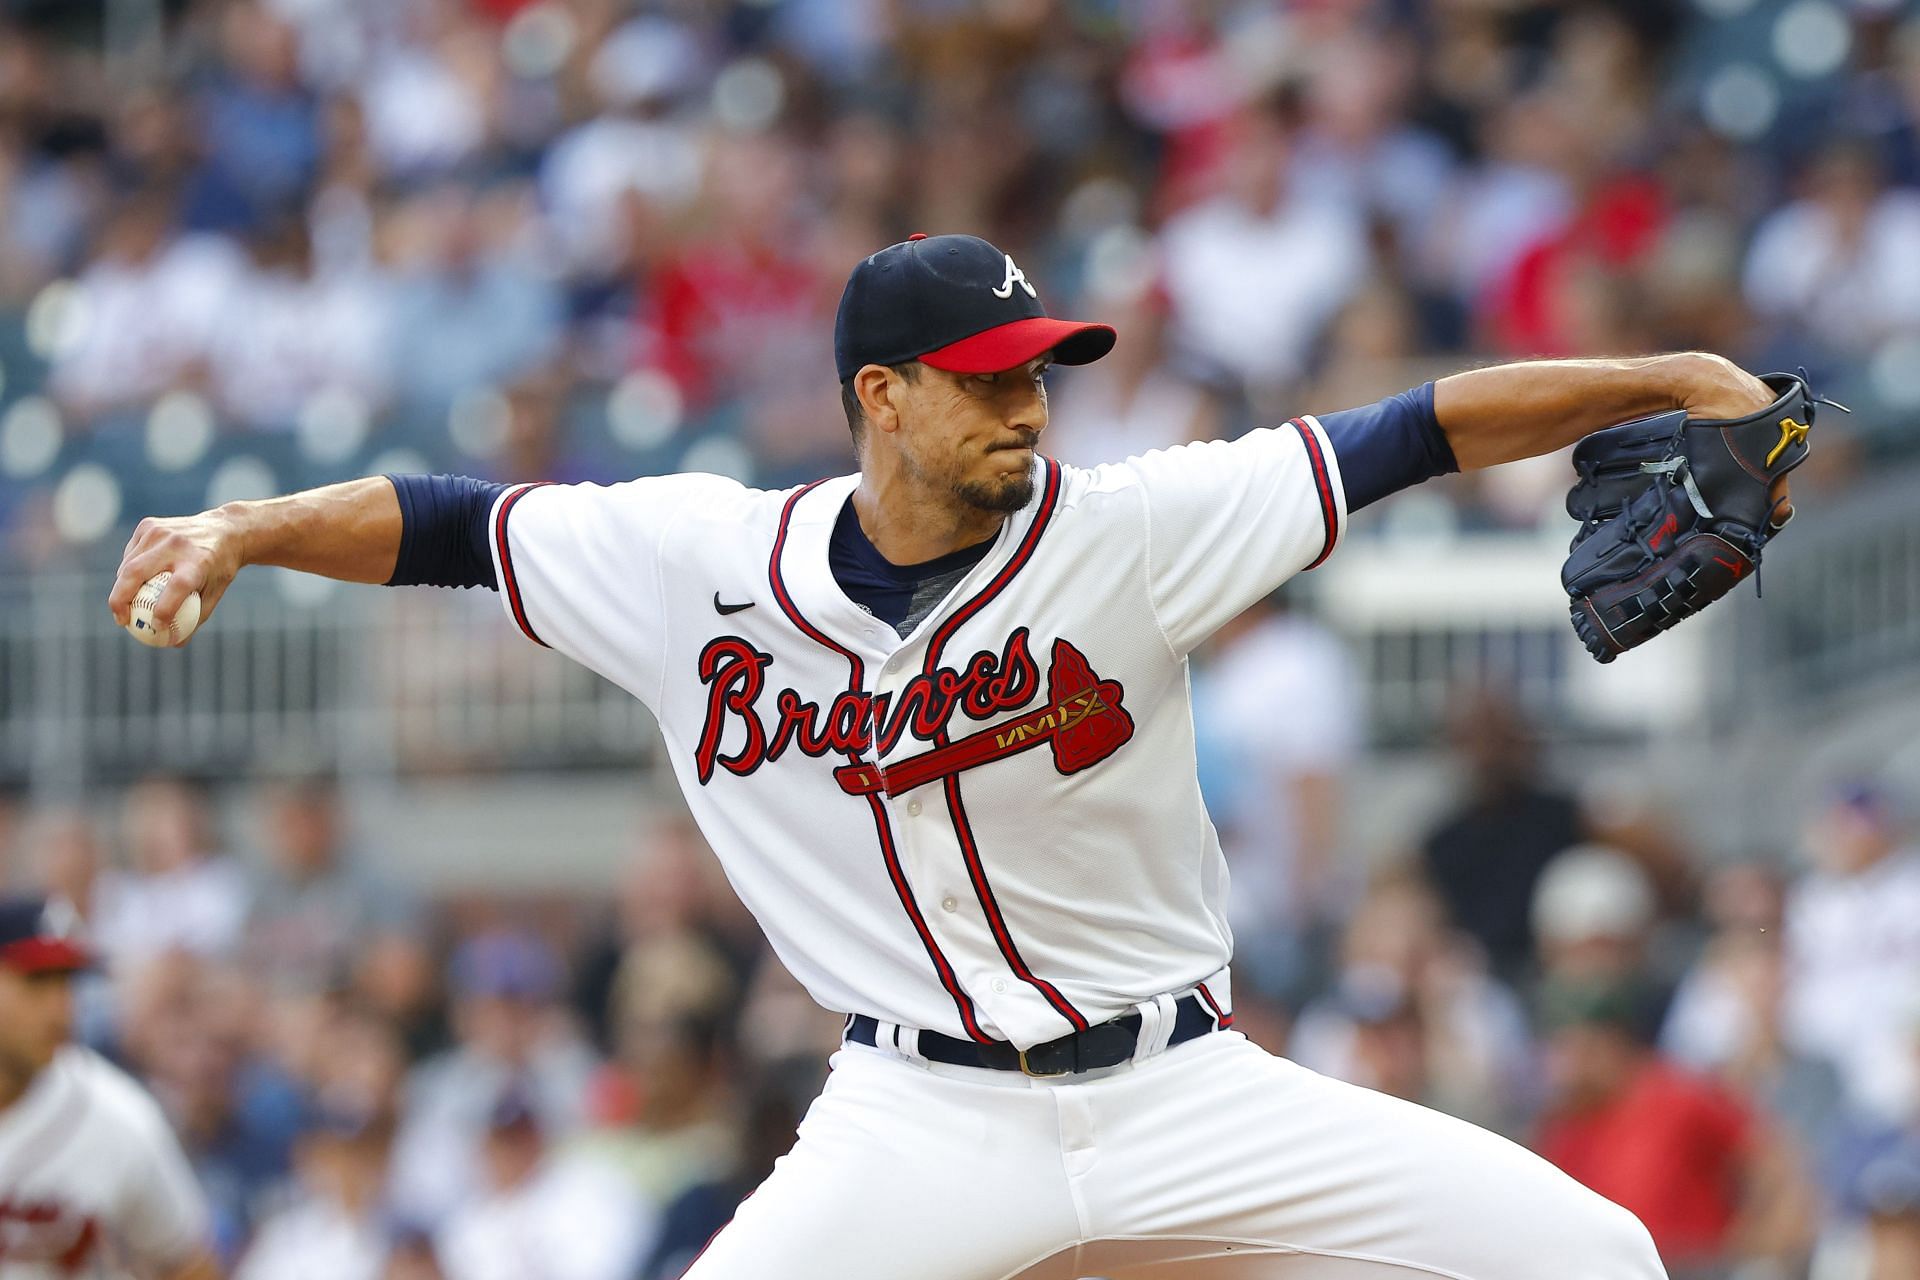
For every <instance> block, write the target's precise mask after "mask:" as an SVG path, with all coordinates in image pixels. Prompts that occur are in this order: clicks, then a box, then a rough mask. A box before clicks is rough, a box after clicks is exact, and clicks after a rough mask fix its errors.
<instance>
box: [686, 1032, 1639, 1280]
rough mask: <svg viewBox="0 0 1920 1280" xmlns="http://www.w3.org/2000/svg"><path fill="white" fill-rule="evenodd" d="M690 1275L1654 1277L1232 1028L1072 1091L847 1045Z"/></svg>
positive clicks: (1591, 1214)
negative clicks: (780, 1150) (790, 1136)
mask: <svg viewBox="0 0 1920 1280" xmlns="http://www.w3.org/2000/svg"><path fill="white" fill-rule="evenodd" d="M832 1066H833V1072H832V1075H831V1077H830V1078H829V1080H828V1081H827V1086H826V1089H825V1091H824V1092H823V1093H822V1094H821V1096H820V1097H819V1098H818V1099H817V1100H816V1101H815V1102H814V1104H813V1106H812V1107H811V1108H810V1109H809V1110H808V1112H807V1117H806V1120H805V1121H804V1122H803V1123H802V1124H801V1126H800V1135H799V1141H798V1142H797V1143H796V1144H795V1146H794V1148H793V1150H792V1151H791V1152H789V1153H788V1154H787V1155H786V1156H784V1157H783V1158H782V1159H781V1160H780V1162H779V1164H778V1165H777V1166H775V1168H774V1171H773V1174H772V1175H771V1176H770V1177H769V1178H768V1179H767V1181H766V1182H765V1183H763V1184H762V1185H761V1187H760V1189H759V1190H758V1191H756V1192H755V1193H754V1194H753V1195H752V1196H751V1197H750V1198H749V1199H748V1200H747V1201H746V1202H745V1203H744V1204H743V1205H741V1206H740V1210H739V1212H738V1214H736V1215H735V1217H734V1220H733V1222H732V1223H731V1224H730V1225H729V1226H728V1227H727V1228H726V1229H725V1230H723V1231H722V1232H720V1234H719V1235H718V1236H716V1237H715V1238H714V1240H713V1243H712V1244H711V1245H709V1246H708V1248H707V1251H706V1252H705V1253H704V1254H703V1255H702V1256H701V1257H700V1259H699V1261H697V1262H696V1263H695V1264H694V1265H693V1269H692V1270H691V1271H689V1272H688V1273H687V1274H688V1277H689V1278H690V1280H1015V1278H1016V1277H1017V1278H1018V1280H1075V1278H1076V1277H1083V1276H1099V1277H1110V1278H1111V1280H1148V1278H1149V1277H1151V1278H1153V1280H1175V1278H1178V1280H1270V1278H1271V1280H1417V1278H1420V1277H1445V1278H1446V1280H1664V1277H1665V1276H1666V1272H1665V1270H1664V1269H1662V1267H1661V1265H1660V1260H1659V1257H1658V1256H1657V1255H1656V1254H1655V1252H1654V1247H1653V1242H1652V1240H1651V1239H1650V1238H1649V1237H1648V1235H1647V1232H1646V1229H1645V1228H1644V1227H1642V1226H1641V1225H1640V1223H1639V1221H1638V1220H1637V1219H1636V1218H1635V1217H1634V1216H1633V1215H1632V1214H1630V1213H1628V1212H1627V1211H1626V1210H1625V1209H1622V1208H1620V1207H1619V1206H1618V1205H1615V1204H1613V1203H1612V1202H1610V1201H1608V1200H1605V1199H1603V1198H1601V1197H1600V1196H1599V1195H1596V1194H1595V1193H1593V1192H1591V1191H1588V1190H1587V1189H1585V1188H1584V1187H1582V1186H1580V1185H1579V1184H1578V1183H1576V1182H1574V1181H1573V1179H1571V1178H1569V1177H1567V1176H1566V1175H1565V1174H1563V1173H1561V1172H1560V1171H1559V1170H1558V1169H1555V1168H1554V1167H1553V1166H1551V1165H1549V1164H1548V1163H1547V1162H1546V1161H1544V1160H1542V1159H1540V1158H1539V1157H1537V1156H1535V1155H1533V1154H1532V1153H1530V1152H1528V1151H1526V1150H1525V1149H1523V1148H1521V1147H1519V1146H1517V1145H1515V1144H1514V1143H1511V1142H1509V1141H1507V1140H1506V1139H1504V1138H1501V1137H1498V1136H1496V1135H1494V1134H1492V1133H1489V1132H1487V1131H1486V1130H1483V1129H1479V1128H1475V1127H1474V1126H1473V1125H1470V1124H1467V1123H1465V1122H1464V1121H1460V1120H1455V1119H1453V1118H1451V1117H1449V1116H1444V1115H1441V1114H1440V1113H1438V1112H1435V1111H1429V1110H1427V1109H1425V1108H1423V1107H1418V1106H1415V1105H1413V1104H1412V1103H1408V1102H1402V1101H1400V1100H1398V1099H1395V1098H1390V1097H1387V1096H1385V1095H1384V1094H1379V1093H1374V1092H1372V1091H1371V1090H1367V1089H1361V1088H1358V1087H1356V1086H1353V1085H1348V1084H1342V1083H1340V1082H1339V1081H1336V1080H1331V1079H1328V1078H1326V1077H1324V1076H1320V1075H1316V1074H1314V1073H1313V1072H1311V1071H1308V1070H1307V1069H1306V1068H1304V1067H1301V1066H1299V1065H1297V1064H1295V1063H1292V1062H1289V1061H1287V1060H1286V1059H1284V1058H1276V1057H1273V1056H1272V1055H1270V1054H1268V1053H1266V1052H1265V1051H1264V1050H1262V1049H1260V1048H1259V1047H1257V1046H1256V1045H1254V1044H1253V1043H1251V1042H1250V1041H1248V1040H1247V1039H1246V1038H1245V1037H1244V1036H1242V1035H1241V1034H1240V1033H1238V1032H1236V1031H1217V1032H1214V1033H1213V1034H1211V1035H1205V1036H1201V1037H1199V1038H1198V1039H1196V1040H1192V1041H1189V1042H1187V1043H1185V1044H1182V1045H1179V1046H1177V1047H1176V1048H1174V1049H1172V1050H1169V1051H1168V1052H1166V1053H1163V1054H1160V1055H1158V1056H1155V1057H1151V1058H1147V1059H1145V1060H1142V1061H1137V1062H1135V1063H1132V1064H1128V1065H1125V1066H1121V1067H1116V1068H1113V1069H1111V1070H1109V1071H1106V1072H1099V1073H1094V1074H1093V1076H1092V1077H1091V1078H1087V1077H1082V1078H1080V1079H1078V1080H1075V1081H1072V1082H1063V1081H1059V1080H1055V1081H1044V1080H1030V1079H1028V1078H1026V1077H1025V1076H1021V1075H1017V1074H1014V1073H1012V1072H1000V1071H988V1070H983V1069H980V1068H972V1067H949V1066H943V1065H940V1064H931V1065H929V1064H926V1063H925V1062H923V1061H910V1060H908V1059H906V1058H903V1057H900V1056H896V1055H895V1054H893V1053H892V1052H891V1051H889V1050H881V1049H871V1048H868V1047H866V1046H864V1045H847V1046H845V1047H843V1048H842V1049H841V1050H840V1052H838V1053H836V1054H835V1055H834V1058H833V1063H832Z"/></svg>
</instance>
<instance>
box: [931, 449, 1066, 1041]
mask: <svg viewBox="0 0 1920 1280" xmlns="http://www.w3.org/2000/svg"><path fill="white" fill-rule="evenodd" d="M1044 462H1045V466H1046V473H1047V483H1046V489H1045V490H1044V491H1043V492H1042V494H1041V497H1040V510H1039V512H1038V513H1037V514H1036V515H1035V516H1034V518H1033V524H1032V526H1031V527H1030V528H1029V529H1028V530H1027V534H1026V537H1024V538H1022V539H1021V541H1020V546H1019V548H1018V549H1017V550H1015V551H1014V553H1013V558H1012V559H1010V560H1008V561H1007V563H1006V565H1005V566H1004V567H1002V568H1001V570H1000V572H999V573H997V574H995V575H994V577H993V581H991V582H989V583H988V584H987V585H986V586H985V587H982V588H981V589H980V593H979V594H978V595H976V596H974V597H973V599H971V600H969V601H967V602H966V603H965V604H963V605H961V606H960V607H959V608H958V609H956V610H954V611H953V613H952V615H951V616H949V617H948V618H947V620H946V621H945V622H943V623H941V624H940V626H939V628H938V629H936V630H935V631H934V633H933V638H932V639H931V640H930V641H929V642H928V645H927V661H926V666H925V667H924V671H925V673H926V674H927V675H928V676H932V674H933V672H934V669H935V668H936V667H938V666H939V665H940V650H941V649H942V648H944V647H945V646H946V643H947V641H948V640H950V639H951V638H952V637H953V633H954V632H955V631H958V630H959V629H960V625H961V624H962V623H964V622H965V621H966V620H967V619H968V618H970V617H972V616H973V615H974V614H976V613H978V612H979V611H980V610H981V609H982V608H984V607H985V606H986V605H987V603H988V602H989V601H991V600H992V599H993V598H994V597H995V596H997V595H999V594H1000V592H1001V590H1002V589H1003V588H1005V586H1006V585H1007V584H1008V583H1009V582H1012V581H1013V578H1014V575H1015V574H1017V573H1019V572H1020V570H1021V568H1022V567H1024V566H1025V565H1026V563H1027V561H1028V560H1030V559H1032V558H1033V549H1034V547H1035V546H1036V545H1038V544H1039V541H1040V535H1041V534H1042V533H1044V532H1046V528H1047V523H1048V521H1050V520H1051V519H1052V518H1053V512H1054V508H1055V507H1056V506H1057V505H1058V503H1059V500H1060V464H1059V463H1057V462H1055V461H1054V460H1053V459H1052V458H1047V459H1045V460H1044ZM950 740H951V739H950V738H949V736H948V734H947V730H946V728H945V726H942V727H941V729H940V732H939V733H937V734H935V735H934V744H935V746H936V748H937V747H944V746H946V745H948V743H949V742H950ZM944 790H945V791H946V793H947V813H948V814H949V815H950V816H951V817H952V819H953V833H954V835H955V836H957V837H958V838H959V841H960V855H961V857H962V858H964V859H965V860H966V864H967V875H968V877H969V878H970V879H971V880H972V881H973V894H974V897H976V898H978V899H979V900H980V909H981V910H982V911H984V912H985V913H986V917H987V926H988V927H989V928H990V929H992V930H993V940H994V943H995V944H996V945H997V946H998V947H999V948H1000V956H1001V958H1002V959H1003V960H1005V961H1006V962H1007V967H1008V968H1010V969H1012V970H1013V972H1014V975H1015V976H1016V977H1018V978H1019V979H1020V981H1022V982H1024V983H1026V984H1027V985H1028V986H1030V987H1032V988H1033V989H1034V990H1035V991H1038V992H1039V993H1040V994H1041V995H1042V996H1044V997H1045V998H1046V1001H1047V1003H1048V1004H1050V1005H1052V1006H1053V1010H1054V1012H1055V1013H1058V1014H1059V1015H1060V1016H1061V1017H1063V1018H1065V1019H1066V1020H1067V1021H1068V1022H1069V1023H1071V1024H1072V1026H1073V1029H1074V1030H1075V1031H1085V1030H1086V1029H1087V1019H1086V1015H1085V1014H1083V1013H1081V1012H1080V1011H1079V1010H1078V1009H1076V1008H1074V1007H1073V1004H1072V1002H1070V1001H1069V1000H1068V999H1067V998H1066V997H1065V996H1063V995H1061V994H1060V991H1059V989H1058V988H1057V987H1055V986H1054V985H1053V984H1052V983H1051V982H1048V981H1047V980H1046V979H1045V978H1039V977H1035V976H1034V973H1033V971H1032V970H1031V969H1029V968H1027V962H1026V961H1025V960H1023V959H1022V958H1021V956H1020V949H1019V948H1018V947H1017V946H1015V945H1014V942H1013V935H1012V933H1010V932H1009V931H1008V930H1007V922H1006V919H1005V918H1004V917H1003V916H1002V915H1001V913H1000V904H999V902H998V901H996V900H995V898H994V896H993V886H992V885H990V884H988V883H987V869H986V867H985V866H984V865H982V863H981V861H980V848H979V846H978V845H977V844H976V843H975V841H974V838H973V826H972V824H971V823H969V822H968V821H967V810H966V807H965V806H964V805H962V804H961V803H960V779H959V777H958V775H955V774H949V775H948V776H947V780H946V786H945V788H944Z"/></svg>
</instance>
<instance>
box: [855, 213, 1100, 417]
mask: <svg viewBox="0 0 1920 1280" xmlns="http://www.w3.org/2000/svg"><path fill="white" fill-rule="evenodd" d="M1113 341H1114V331H1113V327H1112V326H1111V325H1104V324H1094V323H1091V322H1089V321H1084V320H1056V319H1054V318H1053V317H1052V316H1049V315H1048V314H1047V309H1046V308H1045V307H1043V306H1041V305H1040V294H1039V291H1038V290H1036V289H1035V288H1034V287H1033V284H1032V283H1031V282H1030V281H1029V280H1028V279H1027V277H1026V273H1025V272H1023V271H1021V270H1020V268H1019V267H1018V266H1017V265H1015V263H1014V261H1013V256H1012V255H1011V254H1007V253H1002V252H1001V251H1000V250H999V249H997V248H995V247H994V246H993V245H991V244H988V243H987V242H986V241H985V240H982V239H981V238H980V237H978V236H924V235H915V236H911V237H909V238H908V239H906V240H903V241H901V242H900V243H899V244H896V245H889V246H888V247H887V248H885V249H882V250H880V252H878V253H875V254H872V255H870V256H868V257H866V258H863V259H861V260H860V264H859V265H858V266H856V267H855V268H854V269H853V274H852V275H851V276H849V277H848V278H847V287H846V290H845V292H843V293H842V294H841V295H840V310H839V313H838V314H837V315H836V316H835V318H834V325H833V356H834V365H835V367H836V368H837V370H838V372H839V375H840V381H842V382H845V381H846V380H847V379H848V378H851V377H852V376H853V375H854V374H856V373H858V372H860V370H861V369H862V368H864V367H865V366H867V365H870V364H903V363H905V362H906V361H908V360H920V361H922V362H923V363H926V364H930V365H932V366H933V367H934V368H936V369H946V370H949V371H950V372H953V373H997V372H999V371H1000V370H1002V369H1012V368H1015V367H1016V366H1019V365H1023V364H1025V363H1026V362H1027V361H1029V360H1031V359H1033V358H1034V357H1035V356H1038V355H1043V354H1045V353H1046V352H1049V351H1051V352H1052V353H1053V358H1054V360H1055V361H1056V362H1058V363H1060V364H1091V363H1092V362H1093V361H1095V360H1098V359H1099V358H1100V357H1101V356H1104V355H1106V354H1107V352H1109V351H1111V350H1113Z"/></svg>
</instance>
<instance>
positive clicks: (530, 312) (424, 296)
mask: <svg viewBox="0 0 1920 1280" xmlns="http://www.w3.org/2000/svg"><path fill="white" fill-rule="evenodd" d="M390 224H391V225H390V226H389V228H388V230H387V235H386V239H387V243H388V246H389V252H390V253H391V255H392V258H393V271H394V273H395V275H394V280H393V284H392V301H391V307H392V310H391V313H390V315H389V319H388V335H389V336H388V343H389V345H388V350H387V358H388V362H389V365H388V367H389V374H390V377H391V380H392V385H393V388H394V392H395V394H396V395H397V396H398V397H399V398H400V401H401V406H402V408H403V409H405V410H407V411H411V412H413V413H416V414H429V415H431V414H439V413H444V412H445V411H446V410H447V408H448V407H449V406H450V405H451V404H452V403H453V402H454V401H455V400H456V399H458V398H459V397H460V396H461V395H462V394H463V393H467V394H471V393H474V392H482V391H486V390H489V389H491V388H494V387H496V386H498V385H499V384H503V383H508V382H512V381H513V380H515V379H517V378H520V377H522V376H525V375H527V374H530V373H532V372H534V371H535V369H536V368H537V367H538V366H539V364H540V363H541V362H542V361H544V360H546V359H547V358H548V357H549V356H551V355H552V353H553V350H554V347H555V344H556V343H557V342H558V340H559V325H560V298H559V295H558V292H557V290H556V289H555V287H554V285H553V282H552V281H551V280H550V279H549V278H548V277H547V275H546V272H545V267H544V264H542V263H541V262H540V261H539V260H538V255H537V250H538V245H537V244H536V243H533V242H532V241H533V238H534V232H535V227H534V223H533V209H532V205H531V193H530V191H529V190H528V189H527V187H526V186H525V185H524V184H519V183H512V182H508V183H502V184H499V185H496V186H493V187H491V188H489V189H488V190H487V191H485V192H480V193H476V192H473V191H470V190H468V189H466V188H465V187H462V186H459V185H456V184H452V183H442V184H440V185H437V186H434V187H430V188H428V189H427V190H425V191H423V192H421V193H420V194H418V195H415V196H412V197H410V198H409V199H407V200H406V201H405V202H404V203H402V204H401V205H400V206H399V207H398V208H397V209H396V210H395V211H394V212H393V214H392V215H391V219H390Z"/></svg>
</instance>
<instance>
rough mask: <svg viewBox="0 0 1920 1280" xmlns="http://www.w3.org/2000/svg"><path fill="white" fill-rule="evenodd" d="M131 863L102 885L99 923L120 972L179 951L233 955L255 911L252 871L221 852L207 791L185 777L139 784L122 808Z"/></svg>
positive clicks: (124, 839) (105, 945) (110, 957)
mask: <svg viewBox="0 0 1920 1280" xmlns="http://www.w3.org/2000/svg"><path fill="white" fill-rule="evenodd" d="M120 836H121V844H122V847H123V848H124V849H125V851H126V858H127V867H126V870H125V871H121V872H116V873H115V874H113V875H111V876H109V877H107V878H106V879H105V880H103V881H102V883H101V885H100V890H99V895H98V898H97V901H96V905H95V908H94V928H95V931H96V935H97V936H98V938H99V940H100V945H101V947H102V948H103V949H104V950H105V951H106V954H107V957H108V960H109V962H110V964H111V966H112V968H113V970H114V971H115V972H124V973H132V972H134V971H135V970H137V969H138V968H139V967H140V964H141V963H142V962H143V961H145V960H147V959H149V958H151V957H153V956H155V955H157V954H159V953H162V952H165V951H170V950H174V949H180V950H185V951H189V952H193V953H195V954H198V955H225V954H227V953H228V952H229V951H231V950H232V949H233V948H234V947H235V945H236V944H238V942H239V941H240V934H241V929H242V927H243V926H244V924H245V921H246V914H247V883H246V877H245V874H244V873H243V872H242V871H241V870H240V868H239V867H238V866H237V865H235V863H234V861H233V859H232V858H230V857H228V856H226V855H225V854H224V853H221V852H219V851H218V845H217V843H216V835H215V832H214V830H213V816H212V814H211V812H210V811H209V807H208V804H207V799H206V796H205V794H204V793H203V792H201V791H200V790H199V789H198V788H197V787H196V786H194V785H193V784H192V783H189V782H187V781H185V780H184V779H180V778H171V777H161V776H156V777H150V778H148V779H146V780H145V781H143V782H140V783H137V784H135V785H134V786H133V787H131V788H130V789H129V790H128V791H127V794H126V798H125V799H124V800H123V801H122V802H121V806H120Z"/></svg>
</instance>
